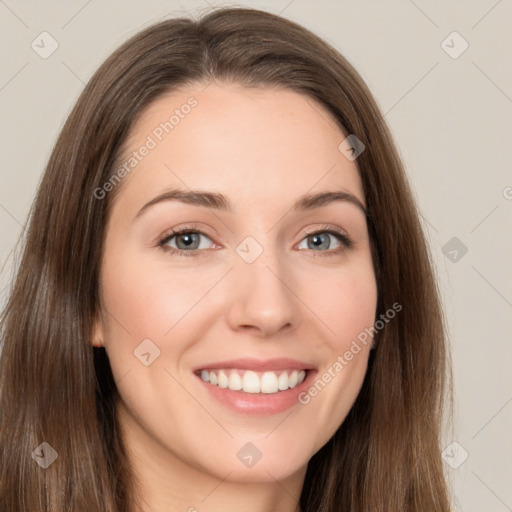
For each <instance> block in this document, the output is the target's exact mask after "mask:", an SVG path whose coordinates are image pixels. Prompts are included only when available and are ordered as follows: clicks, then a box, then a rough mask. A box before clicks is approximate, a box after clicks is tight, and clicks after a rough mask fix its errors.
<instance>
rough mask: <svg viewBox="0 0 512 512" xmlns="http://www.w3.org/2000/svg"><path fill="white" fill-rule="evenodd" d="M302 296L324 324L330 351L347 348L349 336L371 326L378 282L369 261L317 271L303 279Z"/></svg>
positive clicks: (351, 337) (356, 334) (363, 260)
mask: <svg viewBox="0 0 512 512" xmlns="http://www.w3.org/2000/svg"><path fill="white" fill-rule="evenodd" d="M301 288H302V290H303V291H302V297H304V299H303V300H304V302H305V303H306V304H307V305H308V306H309V309H310V310H311V312H312V313H313V314H314V315H315V316H316V317H317V319H318V320H319V321H321V323H322V324H323V325H324V327H325V329H326V332H327V333H328V334H327V336H326V338H325V339H326V340H327V341H328V343H329V345H330V348H331V350H333V351H336V352H339V351H341V350H346V347H347V346H349V345H350V342H351V340H352V339H354V338H356V337H357V336H358V335H359V334H360V333H361V332H362V331H364V329H365V328H368V327H370V326H372V325H373V322H374V320H375V314H376V308H377V284H376V281H375V276H374V273H373V268H372V266H371V262H369V261H367V260H366V259H360V260H359V261H358V262H357V264H354V265H346V266H340V267H339V269H338V270H336V271H333V270H332V269H330V271H329V272H318V273H316V274H314V275H311V277H310V278H308V279H305V280H303V282H302V286H301Z"/></svg>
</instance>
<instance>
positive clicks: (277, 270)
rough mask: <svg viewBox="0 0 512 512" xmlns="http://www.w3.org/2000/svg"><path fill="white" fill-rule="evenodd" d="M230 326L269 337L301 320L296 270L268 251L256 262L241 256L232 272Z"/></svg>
mask: <svg viewBox="0 0 512 512" xmlns="http://www.w3.org/2000/svg"><path fill="white" fill-rule="evenodd" d="M230 279H231V282H230V289H231V290H233V292H232V293H230V296H231V300H230V307H229V312H228V315H227V316H228V323H229V326H230V327H231V328H232V329H233V330H235V331H238V332H243V331H247V332H251V331H253V332H254V333H255V334H257V335H258V336H260V337H263V338H266V337H269V336H272V335H274V334H276V333H279V332H280V331H284V330H292V329H294V328H296V327H297V326H298V324H299V322H300V310H299V304H300V299H299V298H298V296H297V295H296V292H295V291H294V288H295V286H294V280H293V277H292V273H291V272H290V271H289V270H287V269H286V268H285V267H284V265H283V262H282V261H279V259H278V258H277V256H275V255H273V254H269V253H268V252H266V251H264V253H263V254H262V255H261V256H260V257H259V258H258V259H257V260H256V261H254V262H252V263H247V262H245V261H243V260H242V259H239V260H238V261H237V262H236V263H235V268H234V269H233V271H232V272H230Z"/></svg>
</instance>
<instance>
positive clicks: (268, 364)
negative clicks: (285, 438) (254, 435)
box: [194, 358, 318, 416]
mask: <svg viewBox="0 0 512 512" xmlns="http://www.w3.org/2000/svg"><path fill="white" fill-rule="evenodd" d="M218 368H222V369H241V370H253V371H277V370H286V369H289V368H294V369H298V370H306V378H305V379H304V380H303V381H302V382H301V383H300V384H299V385H298V386H296V387H294V388H293V389H287V390H286V391H279V392H277V393H273V394H270V393H269V394H266V393H244V392H243V391H233V390H231V389H229V388H220V387H219V386H215V385H212V384H209V383H207V382H205V381H204V380H203V379H202V378H201V376H200V375H199V373H200V371H201V370H214V369H218ZM317 373H318V372H317V370H316V368H314V367H313V366H312V365H311V364H308V363H304V362H301V361H298V360H296V359H288V358H279V359H267V360H258V359H234V360H231V361H217V362H215V363H210V364H207V365H204V366H199V367H197V368H196V369H195V370H194V375H195V377H196V378H197V380H198V385H199V386H200V388H201V389H202V390H203V392H204V393H205V394H206V395H207V396H208V398H214V399H215V401H216V402H218V403H219V404H220V405H221V406H222V407H224V408H227V409H228V410H230V411H231V412H235V413H238V414H243V415H257V416H271V415H273V414H278V413H280V412H284V411H286V410H288V409H290V408H292V407H294V406H295V407H297V406H300V402H299V398H298V396H299V395H300V393H302V392H304V391H305V390H306V389H307V388H309V387H310V386H311V383H312V382H313V380H314V378H315V375H316V374H317Z"/></svg>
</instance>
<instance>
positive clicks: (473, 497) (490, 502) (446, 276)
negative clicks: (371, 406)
mask: <svg viewBox="0 0 512 512" xmlns="http://www.w3.org/2000/svg"><path fill="white" fill-rule="evenodd" d="M208 4H210V5H226V4H227V3H226V2H216V3H213V2H210V1H209V2H206V1H202V0H198V1H185V0H184V1H181V2H178V1H173V0H168V1H164V0H152V1H146V2H134V1H131V2H121V1H119V0H117V1H110V2H100V1H99V0H90V1H86V0H84V1H67V2H64V1H60V2H58V1H48V2H44V5H43V3H42V2H36V1H18V2H16V1H14V0H5V1H0V44H1V48H2V51H1V67H0V106H1V112H2V116H1V120H0V148H1V167H0V173H1V174H0V179H1V181H0V183H1V187H0V226H1V235H2V238H1V243H0V258H1V264H2V274H1V278H0V279H1V280H0V292H1V297H0V301H1V303H2V304H3V303H4V301H5V295H6V291H7V288H6V287H7V285H8V282H9V277H10V275H11V273H12V269H13V260H14V259H13V252H12V251H13V248H14V246H15V244H16V241H17V238H18V236H19V235H20V233H21V232H22V230H23V227H22V226H23V225H24V222H25V219H26V215H27V213H28V209H29V207H30V204H31V202H32V200H33V198H34V194H35V190H36V186H37V183H38V180H39V179H40V176H41V174H42V171H43V169H44V166H45V163H46V161H47V158H48V156H49V154H50V151H51V148H52V146H53V144H54V142H55V139H56V136H57V134H58V132H59V130H60V128H61V126H62V124H63V122H64V120H65V118H66V115H67V114H68V112H69V111H70V109H71V107H72V105H73V104H74V102H75V100H76V98H77V97H78V95H79V93H80V91H81V90H82V88H83V87H84V84H85V83H86V82H87V80H88V79H89V78H90V77H91V75H92V73H93V72H94V70H95V69H96V68H97V67H98V65H99V64H100V63H101V62H102V61H103V60H104V59H105V58H106V57H107V56H108V55H109V54H110V53H111V52H112V51H113V50H114V49H115V48H116V47H117V46H118V45H119V44H120V43H122V42H123V41H124V40H125V39H127V38H128V37H129V36H131V35H132V34H134V33H135V32H137V31H138V30H139V29H141V28H142V27H145V26H147V25H149V24H151V23H153V22H156V21H158V20H160V19H161V18H164V17H170V16H179V15H186V14H188V13H192V14H195V15H198V14H199V13H201V12H202V11H204V10H208V9H209V5H208ZM231 5H234V4H231ZM236 5H247V6H254V7H259V8H263V9H266V10H269V11H271V12H274V13H276V14H279V13H281V14H282V15H283V16H285V17H288V18H290V19H292V20H294V21H297V22H299V23H301V24H303V25H304V26H306V27H308V28H309V29H311V30H313V31H314V32H316V33H317V34H318V35H320V36H321V37H323V38H325V39H326V40H327V41H329V42H330V43H331V44H333V45H334V46H335V47H336V48H337V49H339V50H340V51H341V52H342V53H343V54H344V55H345V56H346V57H347V58H348V59H349V60H350V61H351V62H352V63H353V64H354V65H355V67H356V69H358V71H359V72H360V73H361V74H362V76H363V78H364V79H365V80H366V81H367V83H368V84H369V86H370V88H371V90H372V91H373V93H374V95H375V96H376V98H377V100H378V102H379V104H380V106H381V108H382V110H383V112H384V113H385V117H386V119H387V121H388V123H389V124H390V127H391V130H392V132H393V133H394V135H395V137H396V140H397V143H398V145H399V147H400V150H401V154H402V156H403V159H404V161H405V164H406V167H407V171H408V173H409V176H410V179H411V182H412V185H413V188H414V191H415V193H416V196H417V199H418V203H419V206H420V209H421V211H422V214H423V218H424V226H425V229H426V231H427V234H428V237H429V240H430V242H431V245H432V251H433V254H434V257H435V263H436V265H437V270H438V274H439V279H440V286H441V289H442V292H443V297H444V302H445V309H446V315H447V318H448V321H449V325H450V340H451V344H452V351H453V363H454V376H455V392H456V409H455V430H454V432H453V434H447V436H446V440H445V442H444V445H443V447H448V446H449V445H450V443H451V442H452V441H453V440H455V441H456V442H457V443H458V444H456V445H451V446H449V447H448V448H447V450H445V452H444V457H445V461H446V463H445V469H446V472H447V474H448V475H449V477H450V478H451V479H452V480H453V484H454V504H455V507H454V508H455V510H463V511H464V512H480V511H486V512H489V511H493V512H494V511H495V512H502V511H503V512H505V511H507V510H508V511H512V486H511V485H510V483H511V482H512V462H511V459H512V435H511V434H512V378H511V372H510V369H511V361H512V357H511V356H512V345H511V343H510V341H511V334H512V286H511V284H512V265H511V254H512V236H511V232H512V230H511V227H512V222H511V221H512V172H511V162H512V156H511V152H510V144H511V142H512V116H511V114H512V68H511V66H510V56H511V53H512V51H511V50H512V31H511V30H510V26H511V20H512V2H511V1H510V0H500V1H496V0H482V1H478V2H477V1H463V0H459V1H456V2H454V1H452V2H446V1H440V0H438V1H431V2H428V1H426V0H414V1H413V0H393V1H387V2H383V1H368V0H367V1H360V2H356V1H348V0H342V1H339V2H336V1H327V0H315V1H312V0H291V1H290V0H277V1H274V2H271V1H266V2H264V1H255V2H248V1H245V2H239V3H238V4H236ZM44 31H46V32H48V33H49V34H50V35H51V37H52V38H53V39H55V41H56V42H57V44H58V48H57V50H56V51H55V52H54V53H53V54H52V55H50V56H49V57H47V58H45V59H44V58H42V57H41V56H40V55H39V54H38V53H36V51H34V50H33V49H32V47H31V43H32V41H35V43H34V44H37V43H38V42H39V43H38V44H39V46H42V44H41V42H40V40H41V37H45V38H47V39H45V41H46V43H45V48H46V49H47V50H48V49H49V48H51V46H50V42H51V41H50V39H48V37H49V36H41V37H38V36H39V35H40V34H41V32H44ZM454 31H456V32H458V33H459V35H457V34H455V35H450V34H452V32H454ZM448 36H449V37H448ZM443 41H445V42H444V43H442V42H443ZM465 42H467V44H468V45H469V46H468V48H467V49H466V51H464V52H463V53H462V54H460V55H458V54H459V53H460V52H461V50H463V49H464V47H465V44H466V43H465ZM445 50H446V51H445ZM39 51H42V49H40V50H39ZM449 53H451V56H450V55H449ZM454 57H456V58H454ZM453 237H456V240H452V241H451V242H450V244H449V245H446V244H447V243H448V242H449V241H450V240H451V239H452V238H453ZM463 246H465V247H466V248H467V253H465V254H462V253H463V251H462V249H463ZM453 251H455V252H453ZM445 254H446V255H445ZM454 258H457V259H456V261H453V260H454ZM27 300H30V297H28V298H27ZM466 452H467V455H468V457H467V459H465V456H466Z"/></svg>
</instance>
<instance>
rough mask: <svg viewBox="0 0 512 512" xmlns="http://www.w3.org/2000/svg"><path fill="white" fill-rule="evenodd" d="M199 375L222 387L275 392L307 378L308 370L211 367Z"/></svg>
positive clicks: (250, 391) (294, 385)
mask: <svg viewBox="0 0 512 512" xmlns="http://www.w3.org/2000/svg"><path fill="white" fill-rule="evenodd" d="M199 375H200V376H201V379H203V381H204V382H207V383H209V384H211V385H213V386H218V387H220V388H222V389H226V388H227V389H230V390H231V391H242V392H244V393H252V394H256V393H264V394H274V393H279V392H282V391H287V390H288V389H293V388H295V387H296V386H298V385H299V384H301V383H302V382H303V381H304V379H305V378H306V371H305V370H300V369H294V368H290V369H284V370H279V371H265V372H261V371H260V372H258V371H253V370H242V369H235V368H230V369H210V370H206V369H204V370H200V372H199Z"/></svg>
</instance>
